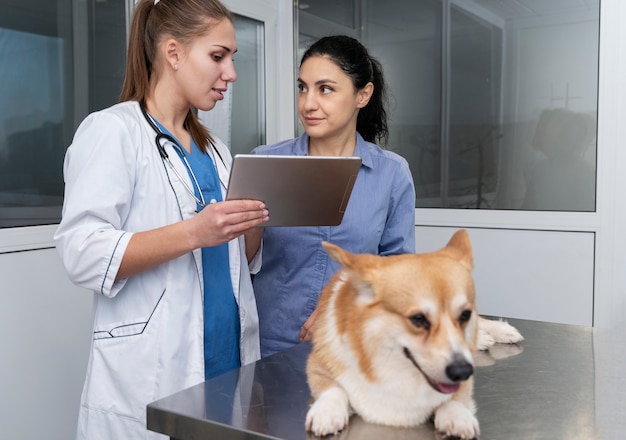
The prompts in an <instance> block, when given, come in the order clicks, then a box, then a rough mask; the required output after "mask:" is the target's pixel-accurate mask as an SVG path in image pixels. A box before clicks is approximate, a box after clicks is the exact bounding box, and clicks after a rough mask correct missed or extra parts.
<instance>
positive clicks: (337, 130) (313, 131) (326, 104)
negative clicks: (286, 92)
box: [298, 56, 367, 139]
mask: <svg viewBox="0 0 626 440" xmlns="http://www.w3.org/2000/svg"><path fill="white" fill-rule="evenodd" d="M366 103H367V102H365V104H366ZM363 105H364V104H362V99H361V95H360V94H359V93H358V92H357V91H356V90H355V89H354V85H353V84H352V80H351V79H350V77H349V76H348V75H346V74H345V73H344V72H343V71H342V70H341V69H340V68H339V67H338V66H337V65H336V64H335V63H334V62H333V61H331V60H330V59H328V58H326V57H323V56H312V57H310V58H307V59H306V61H304V63H302V65H301V66H300V76H299V77H298V114H299V117H300V122H302V125H303V126H304V129H305V130H306V132H307V134H308V135H309V136H310V137H311V138H316V139H329V138H332V137H335V136H342V135H345V134H352V133H356V119H357V116H358V113H359V108H361V107H363Z"/></svg>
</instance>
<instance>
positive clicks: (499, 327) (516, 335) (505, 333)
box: [489, 321, 524, 344]
mask: <svg viewBox="0 0 626 440" xmlns="http://www.w3.org/2000/svg"><path fill="white" fill-rule="evenodd" d="M490 327H491V328H490V330H489V333H491V336H493V338H494V339H495V341H496V342H497V343H499V344H516V343H518V342H521V341H523V340H524V337H523V336H522V334H521V333H520V332H519V331H518V330H517V329H516V328H515V327H513V326H512V325H511V324H509V323H508V322H506V321H491V324H490Z"/></svg>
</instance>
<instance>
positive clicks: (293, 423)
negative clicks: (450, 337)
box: [147, 319, 626, 440]
mask: <svg viewBox="0 0 626 440" xmlns="http://www.w3.org/2000/svg"><path fill="white" fill-rule="evenodd" d="M509 322H510V323H511V324H513V325H514V326H516V327H517V328H518V329H519V330H520V331H521V333H522V334H523V335H524V337H525V340H524V341H523V342H522V343H521V344H520V345H519V346H508V345H497V346H496V347H494V348H493V349H492V350H491V351H490V352H489V353H481V354H480V355H479V356H478V359H477V365H478V366H477V368H476V371H475V377H476V379H475V391H474V397H475V399H476V402H477V405H478V412H477V417H478V420H479V422H480V427H481V437H480V438H481V440H496V439H497V440H517V439H519V440H522V439H523V440H534V439H537V440H538V439H542V440H543V439H551V440H554V439H568V440H578V439H580V440H593V439H606V440H613V439H615V440H617V439H623V438H626V374H624V369H625V368H626V331H625V330H626V329H619V330H615V329H614V330H605V329H594V328H590V327H581V326H572V325H563V324H550V323H544V322H536V321H527V320H518V319H510V320H509ZM310 348H311V347H310V345H309V344H308V343H304V344H300V345H298V346H296V347H293V348H291V349H289V350H286V351H284V352H281V353H278V354H276V355H274V356H270V357H268V358H266V359H263V360H260V361H258V362H256V363H254V364H251V365H248V366H244V367H242V368H240V369H239V370H236V371H232V372H229V373H226V374H223V375H221V376H219V377H216V378H214V379H211V380H208V381H206V382H204V383H202V384H199V385H197V386H194V387H191V388H188V389H186V390H184V391H181V392H179V393H177V394H174V395H172V396H169V397H166V398H164V399H161V400H158V401H156V402H154V403H152V404H150V405H148V408H147V416H148V422H147V427H148V429H149V430H152V431H156V432H160V433H162V434H166V435H168V436H170V437H171V438H172V439H178V440H196V439H219V440H231V439H232V440H235V439H237V440H240V439H241V440H243V439H246V440H253V439H287V440H301V439H307V440H312V439H315V438H316V437H314V436H313V435H311V434H309V433H307V432H305V430H304V418H305V415H306V412H307V408H308V404H309V399H310V394H309V389H308V386H307V383H306V375H305V372H304V371H305V363H306V358H307V355H308V353H309V351H310ZM330 438H331V439H333V440H337V439H340V440H346V439H351V440H354V439H360V440H374V439H376V440H379V439H385V440H404V439H407V440H408V439H411V440H426V439H427V440H432V439H440V438H441V437H440V436H439V435H438V434H436V433H435V431H434V428H433V425H432V423H428V424H425V425H423V426H420V427H417V428H414V429H398V428H390V427H385V426H379V425H374V424H369V423H366V422H364V421H363V420H362V419H360V418H359V417H358V416H353V417H352V418H351V419H350V423H349V425H348V427H347V428H346V429H345V430H344V431H343V432H342V433H341V434H340V435H337V436H335V437H330Z"/></svg>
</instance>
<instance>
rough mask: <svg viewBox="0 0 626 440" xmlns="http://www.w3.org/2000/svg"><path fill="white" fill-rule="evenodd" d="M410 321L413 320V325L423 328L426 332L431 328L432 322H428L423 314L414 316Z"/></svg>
mask: <svg viewBox="0 0 626 440" xmlns="http://www.w3.org/2000/svg"><path fill="white" fill-rule="evenodd" d="M409 319H410V320H411V322H412V323H413V325H414V326H415V327H417V328H423V329H426V330H428V329H429V328H430V322H428V319H426V317H425V316H424V315H423V314H421V313H418V314H417V315H413V316H411V318H409Z"/></svg>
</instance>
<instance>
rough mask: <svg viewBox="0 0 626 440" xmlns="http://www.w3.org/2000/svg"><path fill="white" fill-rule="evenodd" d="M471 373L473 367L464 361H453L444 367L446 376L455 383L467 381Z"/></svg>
mask: <svg viewBox="0 0 626 440" xmlns="http://www.w3.org/2000/svg"><path fill="white" fill-rule="evenodd" d="M473 373H474V367H473V366H472V364H470V363H469V362H467V361H466V360H465V359H458V360H455V361H453V362H452V363H451V364H448V366H447V367H446V375H447V376H448V378H449V379H450V380H453V381H455V382H461V381H464V380H467V378H468V377H470V376H471V375H472V374H473Z"/></svg>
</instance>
